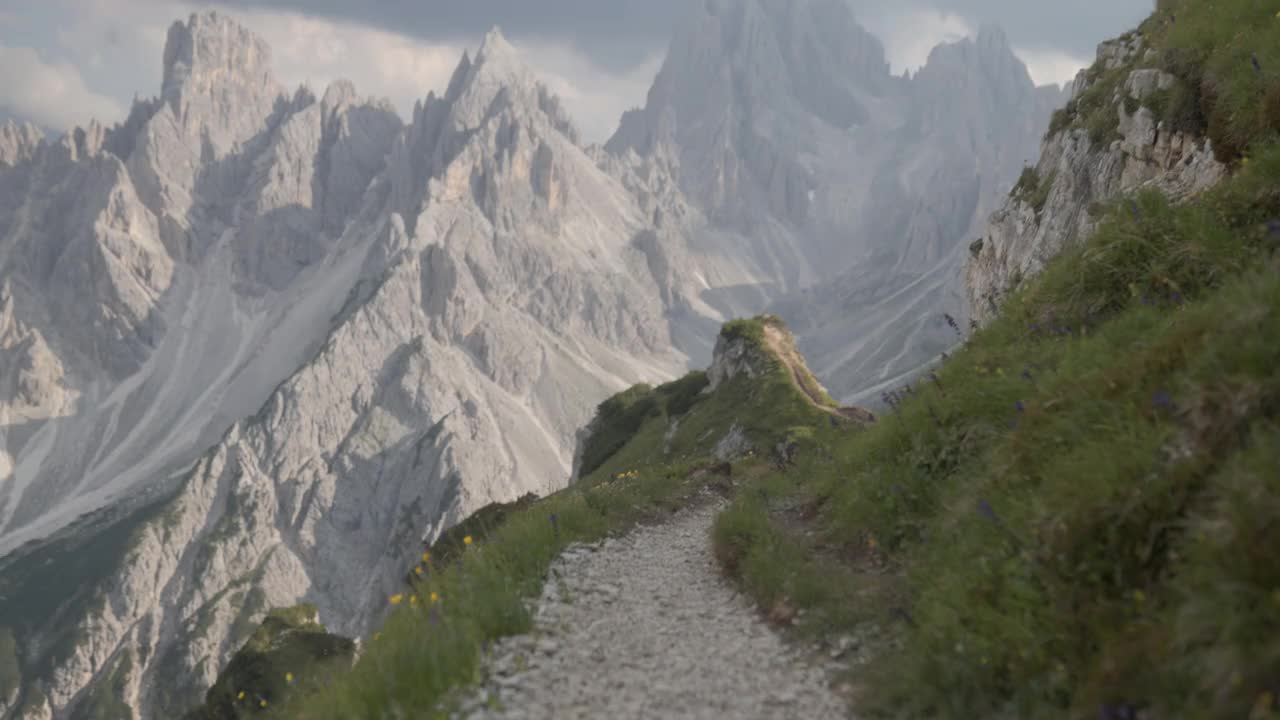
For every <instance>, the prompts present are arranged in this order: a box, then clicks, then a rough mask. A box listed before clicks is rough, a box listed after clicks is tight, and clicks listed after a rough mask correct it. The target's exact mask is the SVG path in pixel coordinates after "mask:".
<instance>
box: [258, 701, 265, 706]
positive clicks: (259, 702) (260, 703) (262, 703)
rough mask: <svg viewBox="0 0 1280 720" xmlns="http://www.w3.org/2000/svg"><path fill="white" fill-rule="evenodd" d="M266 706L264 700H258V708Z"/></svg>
mask: <svg viewBox="0 0 1280 720" xmlns="http://www.w3.org/2000/svg"><path fill="white" fill-rule="evenodd" d="M266 706H267V701H266V700H259V701H258V707H266Z"/></svg>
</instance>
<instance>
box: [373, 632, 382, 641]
mask: <svg viewBox="0 0 1280 720" xmlns="http://www.w3.org/2000/svg"><path fill="white" fill-rule="evenodd" d="M380 637H382V633H380V632H376V633H374V634H373V639H374V640H377V639H378V638H380Z"/></svg>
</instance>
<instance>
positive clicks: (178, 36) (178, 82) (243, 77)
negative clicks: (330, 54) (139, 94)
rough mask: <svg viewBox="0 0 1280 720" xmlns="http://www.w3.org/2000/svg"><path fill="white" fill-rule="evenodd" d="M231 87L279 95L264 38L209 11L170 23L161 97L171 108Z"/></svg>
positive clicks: (165, 49)
mask: <svg viewBox="0 0 1280 720" xmlns="http://www.w3.org/2000/svg"><path fill="white" fill-rule="evenodd" d="M232 85H236V86H240V88H241V89H242V90H243V91H249V92H252V93H254V94H256V95H259V96H261V95H272V96H274V95H278V94H279V92H280V90H279V86H277V85H276V82H275V80H274V78H273V77H272V75H271V48H270V47H269V46H268V45H267V43H266V41H264V40H263V39H262V38H260V37H258V36H257V35H255V34H253V33H252V32H250V31H249V30H248V29H246V28H244V27H243V26H241V25H240V24H238V23H236V22H235V21H234V20H232V19H231V18H229V17H227V16H225V15H220V14H218V13H217V12H214V11H208V12H204V13H193V14H192V15H191V17H190V18H188V20H187V22H185V23H183V22H175V23H174V24H173V25H171V26H170V27H169V36H168V38H167V40H166V41H165V48H164V80H163V83H162V85H161V96H162V97H163V98H164V99H165V100H166V101H167V102H169V103H170V104H172V105H173V106H174V108H175V110H176V109H177V108H178V106H179V104H180V103H181V102H182V101H184V100H187V99H189V98H190V97H191V96H193V95H213V92H212V91H213V90H214V89H215V88H219V87H226V86H232Z"/></svg>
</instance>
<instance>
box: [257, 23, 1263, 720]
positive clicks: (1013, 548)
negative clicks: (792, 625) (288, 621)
mask: <svg viewBox="0 0 1280 720" xmlns="http://www.w3.org/2000/svg"><path fill="white" fill-rule="evenodd" d="M1262 5H1263V4H1262V3H1257V2H1253V0H1218V2H1216V3H1215V4H1214V6H1213V7H1211V8H1210V7H1201V6H1197V5H1194V4H1183V5H1179V6H1178V7H1176V8H1175V12H1176V13H1177V22H1176V23H1171V22H1169V21H1168V18H1167V16H1165V15H1157V16H1153V19H1152V20H1149V21H1148V22H1147V23H1146V24H1145V25H1144V27H1143V31H1144V33H1145V34H1146V35H1147V37H1148V42H1149V43H1150V44H1151V45H1153V46H1154V47H1156V48H1157V50H1158V52H1159V53H1160V58H1161V60H1160V62H1168V63H1173V64H1176V63H1177V62H1182V63H1185V62H1187V59H1188V58H1192V59H1193V60H1194V63H1193V64H1194V65H1195V66H1196V68H1197V69H1195V70H1193V71H1192V70H1185V68H1184V72H1183V73H1175V74H1179V77H1183V78H1186V77H1192V76H1193V75H1194V77H1196V78H1198V83H1197V86H1196V87H1195V88H1190V89H1188V88H1183V89H1182V90H1180V91H1179V92H1185V93H1189V94H1190V96H1191V97H1192V99H1193V100H1194V107H1195V109H1196V110H1197V111H1198V112H1200V113H1201V114H1202V117H1203V119H1204V123H1205V125H1206V126H1207V127H1208V128H1210V132H1211V134H1214V133H1216V134H1217V136H1219V137H1221V138H1223V141H1222V146H1220V152H1223V147H1225V148H1226V157H1227V159H1231V160H1233V161H1240V162H1238V165H1237V167H1238V169H1239V172H1238V174H1237V175H1236V176H1235V177H1234V178H1233V179H1232V180H1230V181H1227V182H1226V183H1225V184H1224V185H1223V186H1222V187H1220V188H1218V189H1217V190H1215V191H1214V192H1212V193H1210V194H1209V195H1207V196H1205V197H1203V198H1200V199H1197V200H1195V201H1193V202H1191V203H1188V204H1186V205H1184V206H1180V207H1171V206H1169V205H1168V204H1167V203H1166V202H1164V201H1163V200H1162V199H1161V198H1159V197H1157V196H1154V195H1146V194H1143V195H1139V196H1137V197H1135V198H1126V199H1124V200H1122V201H1120V202H1117V203H1115V204H1114V206H1113V207H1111V208H1109V209H1108V210H1107V211H1106V218H1105V219H1104V220H1103V222H1102V223H1101V224H1100V227H1099V230H1098V231H1097V233H1096V234H1095V236H1094V237H1093V238H1091V239H1090V240H1089V241H1088V242H1087V243H1086V244H1085V245H1084V246H1083V247H1081V248H1077V249H1075V250H1073V251H1069V252H1068V253H1066V254H1065V255H1064V256H1063V257H1061V258H1059V259H1058V260H1056V261H1055V262H1054V263H1052V264H1051V266H1050V267H1049V268H1048V269H1047V271H1046V272H1045V274H1044V275H1043V276H1041V277H1040V278H1038V279H1037V280H1035V281H1033V282H1030V283H1028V284H1027V285H1026V286H1025V287H1024V289H1023V291H1022V292H1021V294H1020V295H1019V296H1018V297H1016V298H1014V299H1013V300H1011V301H1010V303H1009V305H1008V306H1007V308H1006V311H1005V313H1004V315H1003V316H1002V317H1001V318H1000V319H999V320H998V321H997V322H995V323H994V324H993V325H992V326H991V327H989V328H986V329H984V330H982V331H981V332H979V333H977V334H976V335H975V336H973V337H972V338H971V339H970V341H969V342H968V343H967V344H966V346H965V347H964V348H963V349H961V350H960V351H959V352H958V353H956V354H955V356H954V357H952V358H950V359H949V360H948V361H947V362H946V363H945V364H944V365H943V366H942V367H940V368H939V370H938V371H937V373H936V375H935V376H934V377H931V378H927V379H925V380H924V381H923V382H922V383H920V384H919V385H918V386H916V387H915V388H913V389H912V390H911V392H909V393H904V394H903V395H902V396H901V397H902V398H903V399H902V400H901V401H900V402H899V403H898V406H897V408H896V410H895V411H894V412H893V413H891V414H890V415H889V416H887V417H886V418H884V419H882V421H881V422H880V423H879V424H878V425H876V426H874V427H873V428H871V429H869V430H867V431H857V430H853V429H851V428H849V427H847V426H842V427H833V426H832V424H831V422H830V417H829V416H828V415H826V414H824V413H822V412H820V411H818V410H816V409H815V408H813V407H812V406H810V405H808V404H807V403H806V402H805V401H804V400H803V399H802V398H801V397H800V395H799V394H798V393H797V392H796V391H795V390H794V386H793V385H792V384H791V383H790V381H789V378H788V377H787V374H786V372H785V370H784V369H782V368H781V367H780V366H779V365H777V364H774V365H773V366H771V369H770V372H769V373H768V374H766V376H764V377H763V378H761V379H758V380H756V381H747V380H745V379H739V380H735V381H734V382H732V383H730V384H729V385H728V386H726V387H724V388H722V389H721V390H720V391H718V392H717V393H715V394H713V395H709V396H708V395H693V394H692V393H690V392H688V390H689V389H690V388H692V387H700V383H701V382H703V381H702V380H701V379H699V378H698V377H697V376H691V377H690V378H686V379H685V380H684V381H682V382H681V384H672V385H668V386H663V387H660V388H657V389H653V390H650V389H648V388H644V387H639V388H633V389H632V390H630V391H628V393H627V394H625V395H623V396H621V397H620V398H618V399H617V400H616V401H615V402H614V404H613V406H610V407H609V408H605V412H604V413H603V415H605V416H607V418H606V422H605V423H604V426H603V427H599V428H597V435H596V438H597V440H596V442H597V447H596V448H595V449H594V450H593V451H592V454H591V455H590V460H591V462H590V465H594V466H595V467H593V468H591V470H590V472H588V473H585V477H584V480H583V481H582V483H581V484H580V485H578V486H576V487H574V488H571V489H569V490H566V491H564V492H561V493H558V494H556V495H554V496H551V497H549V498H547V499H545V500H541V501H538V502H536V503H534V504H532V505H530V506H528V507H526V508H523V509H518V510H514V511H512V512H509V513H507V514H506V515H505V518H504V520H503V521H502V522H501V524H499V525H498V526H497V527H494V528H491V529H488V530H486V532H485V536H484V537H483V539H478V540H476V541H475V542H474V543H472V544H470V545H465V546H464V547H463V548H462V549H461V550H460V551H458V550H457V549H456V548H455V549H454V551H452V552H453V554H454V558H453V559H452V560H451V561H449V562H447V563H439V562H435V560H434V559H433V560H431V561H428V562H426V563H424V564H423V565H422V566H420V567H421V569H422V570H423V572H422V575H421V577H422V578H423V579H422V580H421V581H420V582H419V583H418V584H417V585H416V586H415V587H413V588H412V589H410V590H408V591H406V595H405V596H404V598H402V599H401V602H400V603H399V605H398V606H397V608H396V609H395V611H394V612H393V613H392V614H391V615H390V617H389V618H388V620H387V622H386V625H385V626H384V627H383V630H382V632H381V633H379V634H378V635H376V636H375V637H374V638H372V639H371V641H370V642H369V644H368V648H367V651H366V652H365V654H364V656H363V658H362V660H361V661H360V663H359V664H358V665H357V666H356V668H355V670H354V671H353V672H352V673H350V674H348V675H346V676H343V677H341V678H339V679H338V680H337V681H336V682H330V683H326V684H325V686H324V687H320V688H309V689H310V692H308V693H306V694H305V697H301V698H300V699H296V700H295V701H294V702H293V703H292V704H290V705H288V706H287V707H286V708H283V709H276V708H272V709H270V710H268V713H270V714H272V715H278V716H284V717H308V718H339V717H369V718H379V717H392V716H400V715H399V714H400V713H403V714H404V715H407V716H413V717H419V716H429V715H431V714H432V712H433V708H436V707H438V703H440V702H441V701H442V699H445V698H447V694H448V692H449V691H450V689H451V688H454V687H457V686H458V685H460V684H465V683H468V682H471V681H473V680H475V679H476V676H477V673H478V669H479V665H478V661H479V657H480V648H481V647H482V646H483V644H484V643H485V642H487V641H489V640H491V639H493V638H495V637H499V636H501V635H505V634H509V633H517V632H523V631H526V630H528V629H529V627H530V619H529V616H528V614H527V611H526V609H525V607H524V604H523V600H524V599H525V598H528V597H529V596H531V595H532V594H534V593H536V592H537V591H538V589H539V586H540V584H541V579H542V577H543V574H544V573H545V571H546V568H547V567H548V565H549V563H550V562H551V560H552V558H553V557H554V556H555V555H556V554H557V553H558V552H559V551H560V550H561V549H562V548H563V547H564V546H565V545H567V544H568V543H569V542H572V541H590V540H594V539H597V538H600V537H602V536H604V535H606V534H608V533H610V532H614V531H618V530H622V529H625V528H626V527H627V526H629V525H630V524H632V523H634V522H637V521H640V520H643V519H646V518H650V517H654V516H656V515H661V514H662V513H664V512H666V511H667V510H668V509H669V508H674V507H678V506H679V505H681V504H682V503H684V502H687V501H689V500H690V499H691V498H692V497H693V496H694V495H695V494H696V493H697V492H698V491H699V489H700V487H701V486H703V485H705V484H706V483H708V482H710V481H711V479H712V478H713V477H716V476H714V475H711V474H708V473H702V472H694V470H695V469H696V468H699V467H703V466H705V464H706V462H707V455H708V452H709V449H710V447H711V446H712V444H714V442H715V441H716V440H717V439H718V438H719V437H721V436H722V435H723V434H724V432H725V431H726V430H727V428H728V427H729V426H731V425H732V424H734V423H738V424H740V425H741V426H743V427H744V428H745V429H746V431H747V433H748V435H749V436H750V438H751V440H752V442H753V444H754V445H755V447H758V448H765V447H773V445H774V443H775V442H776V441H777V440H778V439H781V438H784V437H786V438H789V439H791V440H793V441H795V442H796V444H797V445H798V447H799V452H798V454H797V462H796V464H795V465H792V466H776V465H774V464H772V463H770V462H767V461H765V460H764V459H763V458H762V457H761V455H760V454H756V455H752V456H748V457H746V458H743V459H741V460H740V461H738V462H735V464H734V467H733V483H734V490H735V500H734V502H733V504H732V506H731V507H730V509H729V510H727V511H726V512H725V513H723V514H722V515H721V516H720V518H719V519H718V521H717V524H716V530H715V543H716V550H717V554H718V556H719V558H720V559H721V561H722V562H723V563H724V565H725V567H726V570H727V571H728V572H730V573H731V574H732V575H733V576H735V577H736V578H738V579H739V580H740V581H741V582H742V584H743V586H744V588H745V589H746V590H747V591H748V592H750V593H752V594H753V595H754V596H755V597H757V598H758V599H759V600H760V602H761V604H762V607H763V608H764V609H772V610H777V609H778V608H791V609H796V608H802V609H805V610H807V611H808V612H806V613H804V614H803V616H799V615H794V614H793V613H790V612H788V613H785V614H781V615H779V616H786V615H793V616H795V617H801V618H802V619H800V620H799V621H798V622H797V623H796V628H797V630H798V631H799V632H801V633H806V634H810V635H815V636H829V635H835V634H846V633H851V634H855V635H862V636H864V637H868V638H873V639H874V638H879V639H880V640H882V641H883V642H879V643H873V645H874V646H875V647H877V648H878V652H877V653H876V654H875V655H874V658H873V660H872V662H871V663H870V665H869V666H867V667H865V668H863V669H861V670H859V672H858V677H857V678H856V679H857V681H858V688H859V690H860V697H859V702H858V707H859V712H860V713H861V714H862V715H863V716H867V717H876V716H884V717H893V716H896V717H933V716H940V717H956V718H970V717H988V716H997V717H1000V716H1003V717H1082V718H1083V717H1099V716H1102V717H1117V718H1118V717H1130V716H1132V715H1131V713H1132V712H1134V711H1135V710H1137V709H1145V710H1146V711H1147V712H1148V713H1149V717H1152V718H1164V717H1178V718H1198V717H1205V718H1210V717H1250V716H1252V717H1269V716H1270V715H1269V713H1270V712H1271V707H1272V705H1271V703H1273V701H1274V698H1275V697H1276V696H1277V695H1280V640H1278V639H1277V638H1280V559H1278V558H1277V557H1276V556H1275V554H1274V552H1272V551H1271V549H1272V548H1276V547H1280V526H1278V525H1277V523H1276V518H1280V492H1278V491H1280V473H1277V471H1276V469H1277V467H1280V312H1278V311H1277V308H1280V258H1278V257H1277V247H1278V246H1280V223H1277V222H1276V218H1277V217H1280V146H1278V145H1277V143H1276V137H1275V133H1276V129H1277V128H1280V120H1278V118H1280V113H1278V114H1275V115H1268V114H1266V112H1268V111H1266V110H1265V109H1266V108H1269V107H1271V105H1268V104H1266V103H1270V102H1271V100H1270V99H1269V98H1273V97H1275V96H1276V95H1277V92H1280V91H1277V90H1276V87H1277V78H1278V77H1280V18H1276V17H1274V12H1275V10H1274V9H1270V10H1267V9H1265V8H1263V7H1262ZM1251 56H1252V57H1254V58H1256V59H1258V60H1259V64H1260V65H1261V67H1262V70H1261V71H1257V70H1254V69H1253V66H1252V62H1251V59H1250V58H1251ZM1180 67H1182V66H1180ZM1251 73H1252V75H1250V74H1251ZM1161 100H1162V101H1168V98H1162V99H1161ZM1259 101H1265V102H1263V103H1262V104H1259ZM1179 102H1180V103H1181V104H1182V105H1183V106H1184V109H1185V106H1186V103H1187V101H1186V100H1185V98H1183V99H1182V100H1180V101H1179ZM1259 108H1262V109H1261V110H1260V109H1259ZM1104 120H1105V119H1104ZM1059 121H1060V122H1062V123H1064V124H1079V125H1080V126H1082V127H1090V128H1094V127H1095V126H1100V124H1104V123H1103V121H1101V120H1099V118H1098V117H1096V116H1094V115H1089V116H1088V117H1086V116H1084V115H1080V116H1078V117H1061V118H1059ZM1106 122H1109V120H1106ZM1243 158H1249V162H1243V161H1242V159H1243ZM761 331H762V327H761V326H759V321H754V322H753V321H739V322H736V323H731V324H730V325H728V326H726V328H725V330H724V335H725V336H726V337H743V338H747V339H748V340H751V339H753V338H754V339H759V338H760V337H761ZM635 408H640V410H641V411H636V412H631V411H632V410H633V409H635ZM673 408H677V409H686V410H687V412H686V413H684V415H683V417H682V418H681V422H680V423H679V426H678V429H677V431H676V432H675V433H674V434H673V435H672V436H671V437H670V438H665V437H664V436H665V435H666V434H667V432H668V430H669V428H670V424H669V415H670V414H673V413H672V409H673ZM609 418H612V420H609ZM664 448H666V450H667V452H664ZM454 544H455V545H456V539H455V541H454ZM433 593H434V594H435V595H434V596H433ZM433 597H435V598H437V599H436V600H433V599H432V598H433ZM299 686H301V687H304V688H306V687H309V686H308V685H307V679H306V678H302V679H300V681H299Z"/></svg>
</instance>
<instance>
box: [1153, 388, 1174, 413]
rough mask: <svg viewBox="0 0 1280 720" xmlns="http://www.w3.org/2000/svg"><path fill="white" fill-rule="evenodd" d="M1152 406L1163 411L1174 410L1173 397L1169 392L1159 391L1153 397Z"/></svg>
mask: <svg viewBox="0 0 1280 720" xmlns="http://www.w3.org/2000/svg"><path fill="white" fill-rule="evenodd" d="M1151 405H1152V406H1153V407H1156V408H1159V409H1161V410H1172V409H1173V396H1172V395H1170V394H1169V391H1168V390H1157V391H1155V393H1154V394H1153V395H1152V396H1151Z"/></svg>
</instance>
